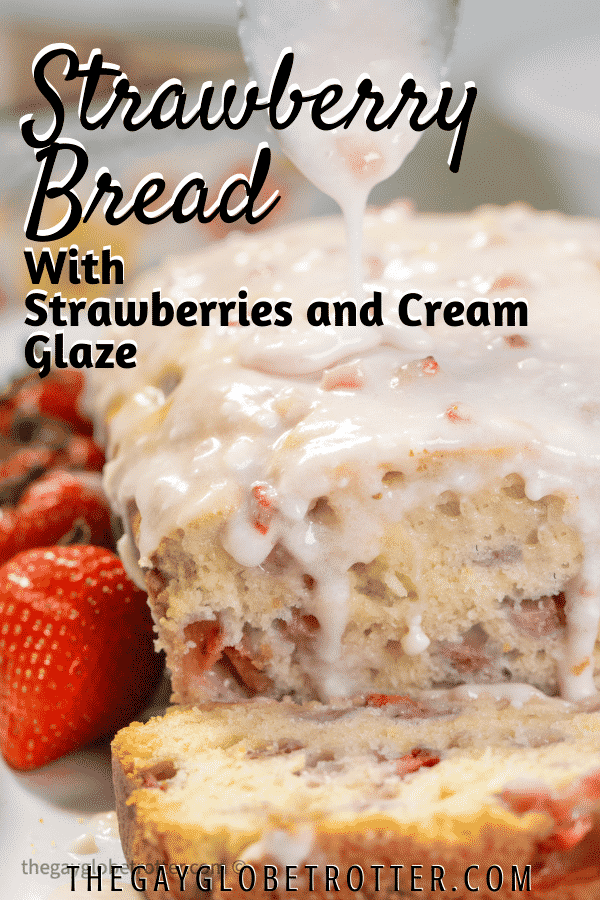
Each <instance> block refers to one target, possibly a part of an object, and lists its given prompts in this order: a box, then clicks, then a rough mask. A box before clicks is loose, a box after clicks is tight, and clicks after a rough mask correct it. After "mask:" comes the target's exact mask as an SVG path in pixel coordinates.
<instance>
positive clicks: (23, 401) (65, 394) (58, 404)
mask: <svg viewBox="0 0 600 900" xmlns="http://www.w3.org/2000/svg"><path fill="white" fill-rule="evenodd" d="M83 386H84V379H83V376H82V374H81V372H78V371H76V370H75V369H54V370H53V371H52V372H51V373H50V374H49V375H48V376H47V377H46V378H44V379H43V381H42V380H41V379H40V378H38V376H37V375H27V376H25V378H22V379H21V380H20V381H18V382H16V383H15V385H14V386H13V388H12V391H11V394H10V395H9V396H10V399H11V400H12V402H13V403H14V404H15V405H16V406H17V408H18V409H20V410H22V411H23V412H28V413H35V414H37V415H41V416H46V417H47V418H53V419H60V420H61V421H62V422H67V423H68V424H69V425H70V426H71V428H73V430H74V431H77V432H78V433H79V434H87V435H91V433H92V430H93V427H92V423H91V421H90V420H89V419H88V418H87V417H86V416H84V415H83V414H82V413H81V411H80V409H79V399H80V397H81V394H82V392H83Z"/></svg>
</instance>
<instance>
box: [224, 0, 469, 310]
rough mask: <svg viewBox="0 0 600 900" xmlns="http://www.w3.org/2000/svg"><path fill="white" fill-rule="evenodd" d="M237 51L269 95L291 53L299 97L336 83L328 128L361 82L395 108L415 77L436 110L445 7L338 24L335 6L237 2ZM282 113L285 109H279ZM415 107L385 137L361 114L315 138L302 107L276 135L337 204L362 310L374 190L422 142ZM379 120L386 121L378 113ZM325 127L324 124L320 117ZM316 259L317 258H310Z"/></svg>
mask: <svg viewBox="0 0 600 900" xmlns="http://www.w3.org/2000/svg"><path fill="white" fill-rule="evenodd" d="M243 12H244V13H245V16H244V15H243V17H242V20H241V22H240V29H239V31H240V41H241V43H242V47H243V48H244V52H245V56H246V62H247V63H248V65H249V67H250V68H251V70H252V71H253V72H254V73H255V74H256V78H257V81H258V83H259V84H260V85H261V86H262V87H263V90H265V92H266V90H267V88H268V85H269V82H270V79H271V74H272V72H273V71H274V69H275V66H276V64H277V60H278V58H279V56H280V54H281V51H282V50H283V49H284V48H286V47H291V48H292V50H294V53H295V59H294V67H293V70H292V79H293V81H294V82H297V83H298V85H299V87H300V88H301V90H303V91H306V90H307V89H312V88H316V87H317V86H318V85H320V84H322V83H324V82H326V81H329V80H330V79H332V78H335V79H336V80H337V81H339V83H340V84H341V86H342V87H343V89H344V95H343V97H342V99H341V100H340V101H339V102H338V103H337V104H336V105H335V106H334V107H333V109H332V110H331V111H330V112H329V118H332V117H333V116H334V114H335V115H338V114H339V112H340V111H341V110H342V109H343V108H344V107H345V106H346V105H347V104H349V103H350V102H351V99H352V96H353V94H354V90H355V87H356V84H357V82H358V81H359V79H360V78H361V76H363V75H364V74H368V75H369V76H370V78H371V80H372V82H373V85H374V86H375V87H376V88H378V89H379V90H380V91H381V92H382V94H383V96H384V97H385V100H386V103H385V105H384V107H383V111H384V112H385V110H388V109H390V108H392V105H393V102H394V101H395V99H396V97H397V95H398V94H399V91H400V88H401V85H402V82H403V81H404V79H405V77H407V76H409V75H410V76H412V77H413V78H414V79H415V81H416V83H417V86H418V87H420V88H421V89H423V90H424V91H425V93H426V95H427V98H428V100H429V108H433V107H434V105H435V102H436V100H437V97H438V92H439V89H440V78H441V75H442V72H443V66H444V63H445V61H446V55H447V52H448V49H449V42H450V41H449V38H450V37H451V35H452V31H453V24H454V15H455V8H454V6H453V3H452V2H451V0H411V3H410V4H409V3H406V2H401V3H399V2H397V0H352V2H350V3H348V2H345V3H344V9H343V15H341V13H340V7H339V4H338V3H336V2H325V3H323V2H321V0H318V2H314V0H287V2H286V3H285V4H280V5H279V8H277V6H274V5H273V3H272V2H270V0H244V3H243ZM284 105H285V104H283V103H282V106H284ZM412 106H413V103H412V102H411V103H409V104H408V107H407V109H406V110H405V111H404V112H403V114H402V115H401V116H400V117H399V119H398V121H397V122H396V123H395V124H394V126H393V127H392V128H389V129H388V128H385V129H383V130H381V131H370V130H369V129H368V128H367V126H366V123H365V120H364V117H365V112H366V109H367V104H365V108H364V109H363V110H361V112H360V113H359V115H357V116H356V117H355V119H354V120H353V121H352V122H351V124H350V125H349V127H348V128H347V129H345V128H343V127H339V128H335V129H332V130H327V131H323V130H320V129H319V128H317V127H316V126H315V125H314V124H313V122H312V120H311V116H310V109H309V108H308V106H306V105H305V107H304V108H303V110H302V112H301V113H300V115H299V117H298V119H297V120H296V122H294V123H293V124H292V125H291V126H289V127H287V128H285V129H283V130H280V131H278V132H277V134H278V137H279V140H280V142H281V145H282V148H283V150H284V152H285V153H286V154H287V155H288V156H289V158H290V159H291V160H292V161H293V162H294V163H295V164H296V165H297V166H298V168H299V169H300V170H301V171H302V172H303V173H304V174H305V175H306V176H307V177H308V178H309V179H310V181H312V183H313V184H315V185H316V186H317V187H318V188H320V189H321V190H322V191H323V192H324V193H326V194H328V195H329V196H330V197H333V199H334V200H336V202H337V203H339V205H340V207H341V209H342V213H343V215H344V219H345V223H346V233H347V242H348V243H347V252H348V261H349V275H350V279H349V284H350V286H351V289H350V293H351V294H352V295H353V296H354V297H356V299H359V300H361V301H362V300H363V298H364V291H363V283H362V282H363V279H362V253H361V248H362V230H363V219H364V213H365V208H366V203H367V198H368V196H369V194H370V192H371V189H372V188H373V187H374V186H375V185H376V184H378V183H379V182H381V181H383V180H384V179H386V178H389V177H390V175H393V173H394V172H395V171H396V170H397V169H398V168H399V167H400V166H401V165H402V163H403V162H404V159H405V158H406V156H407V155H408V154H409V153H410V151H411V150H412V149H413V147H414V146H415V145H416V143H417V141H418V140H419V137H420V134H421V133H420V132H418V131H413V130H412V129H411V128H410V126H409V124H408V117H409V114H410V111H411V109H412ZM382 117H383V113H382ZM326 118H327V117H326ZM317 249H318V248H317Z"/></svg>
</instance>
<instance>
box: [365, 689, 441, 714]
mask: <svg viewBox="0 0 600 900" xmlns="http://www.w3.org/2000/svg"><path fill="white" fill-rule="evenodd" d="M365 706H376V707H377V708H378V709H381V708H382V707H384V706H393V707H394V709H393V713H394V715H396V716H400V717H402V718H404V719H416V718H422V717H426V716H428V715H430V714H431V711H430V710H429V709H428V708H427V707H426V706H425V705H424V704H423V703H418V702H417V701H415V700H411V698H410V697H406V696H405V695H404V694H367V696H366V697H365ZM390 712H392V710H390Z"/></svg>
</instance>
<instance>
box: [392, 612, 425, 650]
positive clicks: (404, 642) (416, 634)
mask: <svg viewBox="0 0 600 900" xmlns="http://www.w3.org/2000/svg"><path fill="white" fill-rule="evenodd" d="M422 619H423V616H415V617H414V618H413V619H412V620H411V621H410V623H409V626H408V632H407V633H406V634H405V635H404V637H403V638H402V639H401V641H400V644H401V646H402V649H403V650H404V652H405V653H406V654H408V656H418V654H419V653H423V651H424V650H427V648H428V647H429V645H430V643H431V641H430V640H429V638H428V637H427V635H426V634H425V632H424V631H423V629H422V628H421V621H422Z"/></svg>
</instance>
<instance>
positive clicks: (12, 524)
mask: <svg viewBox="0 0 600 900" xmlns="http://www.w3.org/2000/svg"><path fill="white" fill-rule="evenodd" d="M2 512H3V516H2V519H1V520H0V564H2V563H4V562H6V561H7V560H9V559H10V558H11V556H14V554H15V553H19V552H20V551H21V550H27V549H29V548H33V547H50V546H52V545H53V544H58V543H63V544H69V543H80V544H81V543H85V544H98V545H100V546H103V547H111V546H112V544H113V537H112V532H111V520H110V509H109V506H108V502H107V500H106V498H105V496H104V494H103V493H102V488H101V486H100V479H99V476H97V475H91V474H75V473H74V472H66V471H61V470H58V469H57V470H55V471H53V472H50V473H49V474H47V475H45V476H44V477H43V478H40V479H38V480H37V481H35V482H34V483H33V484H32V485H30V486H29V487H28V488H27V490H26V491H25V492H24V494H23V495H22V497H21V500H20V502H19V504H18V506H17V507H16V509H14V510H3V511H2Z"/></svg>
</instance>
